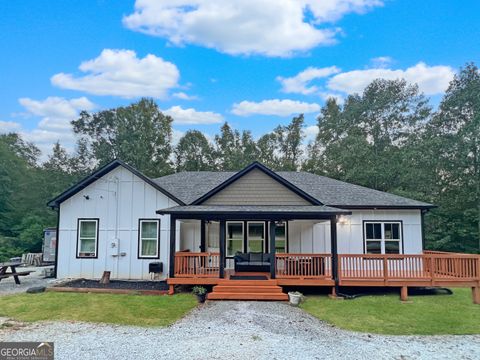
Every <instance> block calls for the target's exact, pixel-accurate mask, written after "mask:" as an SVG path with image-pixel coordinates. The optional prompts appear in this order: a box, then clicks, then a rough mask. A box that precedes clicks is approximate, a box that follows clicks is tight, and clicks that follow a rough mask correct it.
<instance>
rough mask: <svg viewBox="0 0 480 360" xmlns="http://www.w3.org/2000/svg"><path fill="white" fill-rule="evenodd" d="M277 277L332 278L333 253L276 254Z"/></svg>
mask: <svg viewBox="0 0 480 360" xmlns="http://www.w3.org/2000/svg"><path fill="white" fill-rule="evenodd" d="M275 271H276V273H275V274H276V277H277V278H301V279H305V278H314V279H318V278H322V279H325V278H331V276H332V275H331V274H332V255H331V254H290V253H287V254H275Z"/></svg>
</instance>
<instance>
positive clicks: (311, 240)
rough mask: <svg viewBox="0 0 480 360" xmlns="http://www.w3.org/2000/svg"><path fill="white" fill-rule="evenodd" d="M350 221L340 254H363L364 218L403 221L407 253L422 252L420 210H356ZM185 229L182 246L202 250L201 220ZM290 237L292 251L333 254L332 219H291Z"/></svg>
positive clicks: (342, 226) (340, 232)
mask: <svg viewBox="0 0 480 360" xmlns="http://www.w3.org/2000/svg"><path fill="white" fill-rule="evenodd" d="M346 220H347V221H346V223H339V224H338V225H337V244H338V253H339V254H363V251H364V250H363V221H366V220H386V221H388V220H391V221H393V220H395V221H401V222H402V228H403V253H404V254H421V253H422V225H421V215H420V210H354V211H352V215H350V216H347V217H346ZM181 229H182V234H181V248H182V249H190V250H191V251H199V250H196V249H199V246H200V222H198V221H197V222H188V223H183V224H182V228H181ZM216 229H218V227H216ZM217 231H218V230H217ZM210 236H213V234H210ZM288 237H289V252H290V253H306V254H308V253H330V251H331V243H330V221H328V220H326V221H322V220H317V221H314V220H295V221H290V222H289V223H288Z"/></svg>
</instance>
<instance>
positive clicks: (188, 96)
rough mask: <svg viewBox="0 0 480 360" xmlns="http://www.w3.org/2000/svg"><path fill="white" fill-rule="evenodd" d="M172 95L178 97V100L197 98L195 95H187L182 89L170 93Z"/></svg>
mask: <svg viewBox="0 0 480 360" xmlns="http://www.w3.org/2000/svg"><path fill="white" fill-rule="evenodd" d="M172 96H173V97H174V98H177V99H180V100H196V99H198V97H197V96H195V95H188V94H186V93H184V92H183V91H179V92H176V93H174V94H172Z"/></svg>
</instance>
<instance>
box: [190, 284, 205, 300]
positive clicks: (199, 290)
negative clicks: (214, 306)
mask: <svg viewBox="0 0 480 360" xmlns="http://www.w3.org/2000/svg"><path fill="white" fill-rule="evenodd" d="M192 293H193V294H194V295H196V296H197V299H198V302H199V303H204V302H205V299H206V298H207V289H205V288H204V287H203V286H194V287H193V289H192Z"/></svg>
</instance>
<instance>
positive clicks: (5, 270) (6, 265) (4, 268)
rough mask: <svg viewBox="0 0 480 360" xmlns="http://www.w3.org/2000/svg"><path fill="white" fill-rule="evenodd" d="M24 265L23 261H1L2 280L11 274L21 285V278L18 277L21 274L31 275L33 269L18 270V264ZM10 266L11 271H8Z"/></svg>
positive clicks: (0, 278) (0, 277)
mask: <svg viewBox="0 0 480 360" xmlns="http://www.w3.org/2000/svg"><path fill="white" fill-rule="evenodd" d="M20 265H23V263H21V262H4V263H0V281H2V279H5V278H8V277H10V276H13V279H14V280H15V284H17V285H20V279H19V278H18V277H19V276H27V275H30V273H31V272H33V271H20V272H17V269H16V268H17V266H20ZM8 268H10V271H8Z"/></svg>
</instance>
